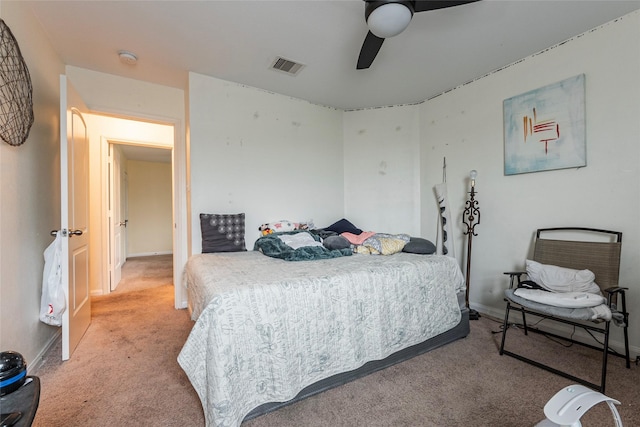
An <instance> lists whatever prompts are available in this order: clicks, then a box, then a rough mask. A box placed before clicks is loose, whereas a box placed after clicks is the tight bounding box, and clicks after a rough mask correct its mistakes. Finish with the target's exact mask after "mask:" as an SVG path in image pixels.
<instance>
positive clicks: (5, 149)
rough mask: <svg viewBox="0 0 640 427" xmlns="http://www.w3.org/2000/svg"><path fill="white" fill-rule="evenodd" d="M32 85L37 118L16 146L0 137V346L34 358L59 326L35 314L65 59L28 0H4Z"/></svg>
mask: <svg viewBox="0 0 640 427" xmlns="http://www.w3.org/2000/svg"><path fill="white" fill-rule="evenodd" d="M0 13H1V16H2V19H3V20H4V21H5V23H6V24H7V25H8V26H9V28H10V29H11V32H12V33H13V35H14V37H15V38H16V40H17V41H18V45H19V46H20V50H21V52H22V56H23V57H24V59H25V62H26V64H27V67H28V68H29V73H30V75H31V82H32V85H33V103H34V114H35V122H34V123H33V126H32V127H31V131H30V133H29V138H28V139H27V141H26V142H25V143H24V144H23V145H21V146H18V147H13V146H10V145H8V144H6V143H4V141H2V142H0V174H1V177H2V178H1V179H0V182H2V185H0V313H1V314H0V316H1V317H0V349H2V350H3V351H5V350H14V351H17V352H19V353H21V354H22V355H23V356H24V357H25V359H26V361H27V364H28V365H29V366H30V369H31V368H32V367H34V362H35V365H37V364H38V362H39V360H40V357H41V356H42V354H43V352H44V351H45V349H46V348H47V346H48V345H49V344H50V343H51V342H52V341H53V339H54V338H55V337H56V336H57V333H58V331H59V329H58V328H56V327H53V326H48V325H45V324H44V323H41V322H40V321H39V320H38V315H39V310H40V295H41V290H42V271H43V268H44V259H43V252H44V250H45V248H46V247H47V246H48V245H49V244H50V243H51V241H52V240H53V238H52V237H51V236H50V235H49V232H50V231H51V230H57V229H58V228H60V154H59V152H60V134H59V129H60V124H59V111H60V89H59V76H60V74H62V73H64V64H63V63H62V61H61V60H60V58H59V57H58V56H57V55H56V53H55V52H54V51H53V49H52V47H51V45H50V44H49V42H48V40H47V37H46V35H45V34H44V33H43V32H42V30H41V28H40V26H39V24H38V22H37V21H36V19H35V18H34V17H33V15H32V14H31V11H30V9H29V6H28V5H25V4H24V3H20V2H2V3H1V4H0Z"/></svg>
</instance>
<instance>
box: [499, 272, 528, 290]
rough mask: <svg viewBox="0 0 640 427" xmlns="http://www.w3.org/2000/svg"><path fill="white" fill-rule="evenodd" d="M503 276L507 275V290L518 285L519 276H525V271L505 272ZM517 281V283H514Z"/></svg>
mask: <svg viewBox="0 0 640 427" xmlns="http://www.w3.org/2000/svg"><path fill="white" fill-rule="evenodd" d="M503 274H508V275H509V289H513V285H515V284H518V285H519V284H520V276H522V275H523V274H527V272H526V271H505V272H504V273H503ZM516 279H517V282H516V281H515V280H516Z"/></svg>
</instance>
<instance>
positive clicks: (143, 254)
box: [127, 251, 173, 259]
mask: <svg viewBox="0 0 640 427" xmlns="http://www.w3.org/2000/svg"><path fill="white" fill-rule="evenodd" d="M154 255H173V251H160V252H140V253H137V254H128V255H127V259H129V258H137V257H143V256H154Z"/></svg>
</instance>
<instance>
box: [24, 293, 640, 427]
mask: <svg viewBox="0 0 640 427" xmlns="http://www.w3.org/2000/svg"><path fill="white" fill-rule="evenodd" d="M191 326H192V322H191V321H190V320H189V318H188V314H187V312H186V311H185V310H175V309H174V308H173V287H172V286H171V285H161V286H155V287H147V288H146V289H141V290H135V291H131V292H121V293H117V294H112V295H110V296H106V297H100V298H95V299H94V301H93V320H92V324H91V326H90V327H89V330H88V331H87V333H86V335H85V337H84V338H83V340H82V342H81V343H80V345H79V346H78V348H77V350H76V352H75V353H74V355H73V357H72V359H71V360H69V361H67V362H64V363H62V362H60V361H59V359H60V349H59V347H57V348H54V349H52V351H51V352H50V354H48V355H47V357H46V360H45V363H44V365H43V367H42V368H41V369H40V370H39V371H38V372H36V373H35V374H37V375H39V376H40V378H41V383H42V395H41V400H40V407H39V409H38V413H37V415H36V419H35V422H34V425H35V426H47V427H56V426H114V425H126V426H203V425H204V417H203V415H202V408H201V405H200V401H199V399H198V397H197V395H196V393H195V392H194V390H193V388H192V387H191V384H190V383H189V381H188V379H187V378H186V376H185V374H184V373H183V371H182V370H181V369H180V367H179V366H178V364H177V362H176V357H177V355H178V353H179V351H180V348H181V346H182V344H183V343H184V341H185V340H186V338H187V335H188V333H189V330H190V328H191ZM499 326H500V324H499V323H498V322H495V321H492V320H490V319H487V318H486V317H482V318H481V319H480V320H478V321H472V323H471V333H470V335H469V336H468V337H467V338H465V339H463V340H460V341H457V342H455V343H452V344H449V345H447V346H446V347H443V348H441V349H438V350H435V351H432V352H430V353H427V354H424V355H422V356H418V357H416V358H414V359H411V360H409V361H406V362H404V363H401V364H398V365H395V366H393V367H390V368H388V369H385V370H383V371H380V372H377V373H374V374H372V375H369V376H367V377H365V378H362V379H360V380H357V381H354V382H351V383H349V384H346V385H344V386H341V387H338V388H335V389H333V390H329V391H327V392H324V393H322V394H319V395H316V396H314V397H311V398H309V399H307V400H304V401H302V402H299V403H297V404H294V405H290V406H288V407H286V408H283V409H281V410H278V411H276V412H273V413H270V414H267V415H264V416H261V417H258V418H256V419H254V420H250V421H247V422H245V423H243V427H267V426H268V427H273V426H279V427H280V426H282V427H288V426H291V427H293V426H296V427H299V426H492V427H500V426H504V427H512V426H533V425H534V424H536V423H537V422H538V421H540V420H542V419H543V418H544V414H543V412H542V408H543V406H544V404H545V403H546V402H547V400H549V399H550V398H551V397H552V396H553V395H554V394H555V393H556V392H557V391H558V390H560V389H561V388H562V387H565V386H567V385H570V384H571V381H569V380H565V379H563V378H561V377H558V376H556V375H553V374H551V373H548V372H545V371H542V370H540V369H538V368H535V367H532V366H529V365H526V364H524V363H522V362H520V361H518V360H515V359H512V358H510V357H507V356H499V355H498V350H497V346H498V344H499V340H500V334H492V331H495V330H498V329H499ZM513 332H515V333H513ZM509 334H510V335H509V337H510V338H509V340H510V342H511V344H513V345H514V347H518V348H528V349H530V350H532V351H535V352H536V353H538V354H540V355H547V356H548V357H549V358H551V359H556V361H557V360H562V361H564V362H566V363H567V364H568V365H569V366H573V368H574V369H575V371H576V373H586V372H595V373H596V377H597V372H598V369H599V368H598V358H597V357H594V356H595V355H594V354H593V352H591V351H585V350H583V349H582V348H578V347H574V348H570V349H565V348H562V347H560V346H559V345H558V344H555V343H553V342H551V341H549V340H548V339H546V338H544V337H541V336H536V335H534V336H533V337H532V338H533V339H531V340H529V341H524V340H523V339H522V338H521V334H520V332H518V331H511V332H510V333H509ZM512 338H513V340H512ZM607 395H609V396H611V397H613V398H616V399H618V400H620V401H621V402H622V405H620V407H619V412H620V414H621V417H622V420H623V423H624V425H625V426H637V425H640V370H639V368H638V367H637V366H635V365H634V364H632V367H631V369H630V370H627V369H625V368H624V362H623V360H622V359H619V358H612V359H611V361H610V367H609V380H608V383H607ZM582 422H583V425H584V426H585V427H588V426H598V427H600V426H609V425H614V423H613V418H612V416H611V414H610V412H609V409H608V407H607V406H606V405H605V404H599V405H597V406H595V407H594V408H592V409H591V410H590V411H589V412H587V414H586V415H585V416H584V417H583V418H582Z"/></svg>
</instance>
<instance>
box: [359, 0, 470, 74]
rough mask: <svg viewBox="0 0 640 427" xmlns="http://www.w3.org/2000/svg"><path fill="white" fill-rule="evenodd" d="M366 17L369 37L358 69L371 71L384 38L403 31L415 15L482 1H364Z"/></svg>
mask: <svg viewBox="0 0 640 427" xmlns="http://www.w3.org/2000/svg"><path fill="white" fill-rule="evenodd" d="M364 1H365V3H366V4H365V7H364V17H365V20H366V21H367V26H368V27H369V32H368V33H367V37H366V38H365V39H364V43H363V44H362V49H361V50H360V56H359V57H358V65H357V66H356V68H357V69H358V70H362V69H365V68H369V67H370V66H371V63H372V62H373V60H374V59H375V57H376V55H377V54H378V51H379V50H380V48H381V47H382V43H383V42H384V39H386V38H389V37H393V36H397V35H398V34H400V33H401V32H403V31H404V30H405V29H406V28H407V26H408V25H409V22H410V21H411V18H412V17H413V14H414V13H417V12H428V11H430V10H435V9H444V8H447V7H454V6H459V5H463V4H467V3H474V2H476V1H479V0H459V1H445V0H413V1H403V0H382V1H375V0H364Z"/></svg>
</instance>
